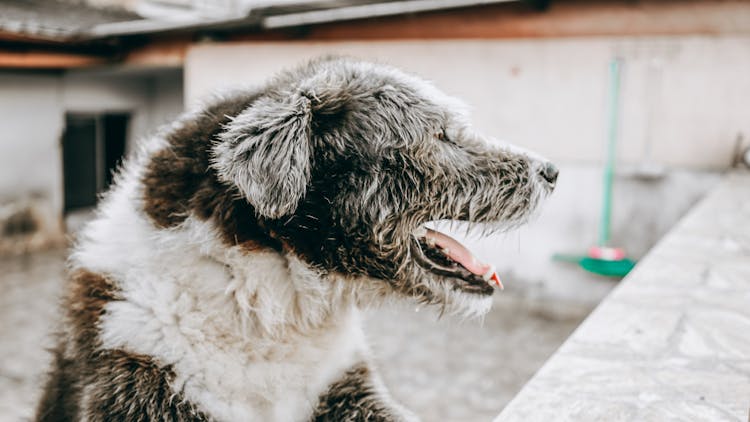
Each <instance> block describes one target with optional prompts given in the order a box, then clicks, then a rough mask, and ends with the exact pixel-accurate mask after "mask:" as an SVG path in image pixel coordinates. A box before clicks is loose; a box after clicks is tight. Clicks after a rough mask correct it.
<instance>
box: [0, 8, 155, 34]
mask: <svg viewBox="0 0 750 422" xmlns="http://www.w3.org/2000/svg"><path fill="white" fill-rule="evenodd" d="M138 19H141V17H140V16H138V15H136V14H135V13H131V12H128V11H125V10H118V9H100V8H93V7H90V6H86V5H85V4H82V3H73V2H66V1H60V0H3V1H2V2H0V30H1V31H6V32H11V33H15V34H19V35H25V36H28V37H31V38H44V39H50V40H60V39H68V38H75V37H76V36H78V35H79V34H83V33H85V32H87V31H88V30H90V29H91V28H92V27H94V26H96V25H101V24H111V23H116V22H128V21H133V20H138Z"/></svg>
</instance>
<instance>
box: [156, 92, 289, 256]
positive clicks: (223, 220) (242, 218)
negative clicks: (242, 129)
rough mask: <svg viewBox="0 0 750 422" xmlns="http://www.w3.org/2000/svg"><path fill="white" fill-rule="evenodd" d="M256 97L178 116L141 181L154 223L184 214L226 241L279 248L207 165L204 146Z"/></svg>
mask: <svg viewBox="0 0 750 422" xmlns="http://www.w3.org/2000/svg"><path fill="white" fill-rule="evenodd" d="M256 97H257V95H248V94H244V95H238V96H236V97H234V98H229V99H225V100H223V101H221V102H218V103H216V104H214V105H213V106H210V107H208V108H206V110H204V111H203V112H201V113H200V115H198V116H197V117H195V118H191V119H184V120H183V122H182V126H181V127H180V128H179V129H176V130H175V131H173V132H171V133H169V134H168V135H167V142H168V144H169V147H167V148H165V149H163V150H161V151H159V152H157V153H155V154H154V155H153V156H152V157H151V159H150V162H149V164H148V166H147V168H146V172H145V175H144V177H143V179H142V182H143V185H144V211H145V212H146V214H147V215H148V216H149V217H150V218H151V219H152V221H153V222H154V223H155V224H156V225H157V226H159V227H163V228H167V227H174V226H176V225H178V224H180V223H182V222H183V221H184V220H185V219H186V218H187V217H188V216H189V215H190V214H193V215H195V216H197V217H198V218H201V219H203V220H208V219H211V220H213V221H214V222H215V224H216V226H217V227H218V228H219V230H220V231H221V233H222V236H223V240H224V241H225V243H227V244H229V245H242V246H244V247H245V248H246V249H257V248H259V247H272V248H274V249H277V250H278V249H280V245H279V244H278V242H276V241H274V240H272V239H270V238H269V237H268V236H267V235H266V234H265V232H264V230H263V228H262V227H260V226H259V223H258V221H257V219H256V218H255V210H254V209H253V207H252V206H251V205H250V204H248V203H247V201H246V200H245V199H244V198H243V197H242V196H241V195H240V193H239V191H238V190H237V188H236V187H234V186H230V185H227V184H224V183H221V182H220V181H219V180H218V178H217V175H216V172H215V171H214V169H213V168H211V167H210V165H209V164H210V149H211V145H212V143H213V142H214V141H215V140H216V136H217V135H218V134H219V132H221V131H222V130H223V126H224V125H226V124H227V123H228V122H229V121H230V119H231V118H232V117H234V116H236V115H237V114H239V113H240V112H241V111H242V110H243V109H245V108H247V107H248V106H249V105H250V104H251V103H252V102H253V101H254V100H255V98H256Z"/></svg>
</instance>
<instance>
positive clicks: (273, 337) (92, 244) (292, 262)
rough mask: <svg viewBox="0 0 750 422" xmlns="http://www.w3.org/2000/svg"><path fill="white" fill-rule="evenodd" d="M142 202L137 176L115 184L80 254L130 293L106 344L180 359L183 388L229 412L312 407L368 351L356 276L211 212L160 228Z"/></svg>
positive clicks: (175, 364)
mask: <svg viewBox="0 0 750 422" xmlns="http://www.w3.org/2000/svg"><path fill="white" fill-rule="evenodd" d="M134 203H137V201H133V197H132V196H130V197H129V195H127V186H126V185H125V186H124V187H123V188H121V190H119V191H117V192H116V193H115V194H113V195H111V196H110V197H109V198H108V199H107V201H106V203H105V204H104V206H103V207H102V209H101V214H100V216H99V217H98V218H97V219H96V220H95V221H93V222H92V223H91V224H90V225H89V227H88V228H87V229H86V231H85V232H84V233H83V236H82V240H81V242H80V246H79V247H78V248H77V251H76V252H75V253H74V254H73V256H72V262H71V264H72V266H73V267H80V268H84V269H87V270H89V271H93V272H97V273H101V274H103V275H106V276H108V277H109V278H110V279H111V280H112V281H113V284H114V287H115V288H116V289H117V290H118V293H117V296H118V297H120V298H121V299H122V300H118V301H113V302H110V303H108V304H107V305H106V307H105V312H104V315H103V316H102V319H101V320H100V323H99V327H100V332H99V337H100V340H101V342H102V346H103V347H104V348H109V349H122V350H126V351H128V352H131V353H136V354H140V355H146V356H151V357H154V358H155V359H156V360H157V361H158V362H160V363H161V364H163V365H169V366H170V367H172V368H173V370H174V373H175V379H174V382H173V388H174V389H175V390H176V391H184V393H185V396H186V398H187V399H188V400H190V401H192V402H195V403H197V404H199V405H200V407H201V408H202V409H205V410H206V411H208V412H209V413H210V414H212V415H215V416H216V417H217V418H219V419H225V420H248V419H257V420H299V419H304V417H306V416H305V415H309V412H311V409H310V406H312V405H314V403H316V402H317V399H318V397H319V395H320V394H322V393H323V392H324V391H325V389H326V388H327V386H328V385H329V384H330V383H331V382H333V381H334V380H335V379H336V378H337V377H339V376H340V375H341V374H342V373H343V372H344V371H346V370H347V369H348V368H350V367H351V366H352V365H354V364H356V363H357V362H358V361H360V360H361V359H363V356H364V355H366V354H367V352H366V345H365V340H364V337H363V334H362V332H361V328H360V323H359V316H358V310H357V297H356V295H355V293H354V290H355V288H356V286H357V282H356V281H352V282H351V283H350V281H351V280H341V279H336V278H329V277H323V276H322V275H321V274H320V273H319V272H317V271H315V270H313V269H312V268H311V267H310V266H308V265H306V264H304V263H303V262H301V261H300V260H299V259H297V258H295V257H294V256H293V255H289V254H284V253H280V252H278V251H275V250H270V249H262V250H256V251H247V250H241V249H240V248H238V247H230V246H226V245H225V244H223V243H222V241H221V240H220V238H219V236H217V235H216V233H215V228H214V227H213V226H212V224H211V222H210V221H203V220H198V219H195V218H188V219H187V220H186V221H185V222H184V223H183V224H181V225H180V226H178V227H175V228H173V229H168V230H164V229H159V228H156V227H155V226H154V225H153V224H152V223H151V222H150V221H149V220H148V218H147V217H146V216H144V215H143V213H141V212H139V211H138V209H137V207H136V206H134ZM289 403H294V405H291V404H289Z"/></svg>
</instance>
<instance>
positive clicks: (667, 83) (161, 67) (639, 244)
mask: <svg viewBox="0 0 750 422" xmlns="http://www.w3.org/2000/svg"><path fill="white" fill-rule="evenodd" d="M328 53H337V54H346V55H351V56H355V57H359V58H363V59H369V60H375V61H379V62H384V63H389V64H392V65H395V66H398V67H400V68H403V69H405V70H407V71H410V72H414V73H417V74H419V75H421V76H423V77H425V78H427V79H429V80H432V81H433V82H434V83H435V84H436V85H437V86H438V87H439V88H441V89H442V90H444V91H445V92H447V93H448V94H450V95H453V96H456V97H458V98H461V99H463V100H464V101H465V102H466V103H468V104H469V105H470V106H471V108H472V110H473V121H474V123H475V125H476V127H477V128H478V129H479V130H480V131H482V132H484V133H486V134H489V135H492V136H494V137H497V138H499V139H503V140H507V141H509V142H512V143H514V144H516V145H519V146H522V147H524V148H527V149H531V150H534V151H536V152H538V153H540V154H542V155H544V156H546V157H547V158H549V159H551V160H552V161H554V162H555V163H556V164H557V165H558V167H560V169H561V176H560V178H559V181H558V187H557V189H556V191H555V192H554V194H553V195H552V196H551V198H550V199H549V200H548V201H547V202H546V204H545V206H544V209H543V211H542V212H541V214H540V215H539V216H538V217H537V218H535V219H534V220H533V221H532V222H531V223H529V224H528V225H527V226H524V227H523V228H521V229H519V230H516V231H513V232H510V233H507V234H502V235H498V236H493V237H491V238H486V239H473V238H468V239H466V238H465V237H462V236H461V230H460V228H456V232H458V233H457V237H459V238H461V239H462V240H465V241H466V243H467V244H468V245H469V246H470V247H471V248H472V249H473V250H474V251H476V252H477V254H478V255H479V256H480V258H482V259H483V260H484V261H486V262H493V263H495V264H496V266H497V268H498V273H499V274H500V277H501V278H503V280H504V282H505V285H506V291H505V292H503V293H502V294H501V295H496V296H497V299H496V301H497V304H496V306H495V310H493V311H492V312H491V313H490V314H489V315H488V316H487V317H486V318H485V320H484V323H483V324H481V323H478V322H472V321H469V322H457V321H450V320H446V319H440V320H437V321H436V315H435V314H434V313H431V312H430V310H428V309H425V310H424V311H421V310H420V309H415V308H414V307H413V306H408V305H404V306H403V307H401V308H394V309H387V310H383V311H379V312H373V313H372V314H371V315H370V316H369V317H368V326H369V328H370V330H369V331H370V333H371V337H372V338H371V340H372V342H373V347H374V349H375V352H376V357H377V359H378V360H379V362H381V365H380V366H381V367H382V369H383V373H384V374H383V375H384V378H385V381H386V384H387V385H389V386H390V387H391V389H392V390H393V393H394V395H395V396H396V397H397V398H398V399H399V400H401V401H402V402H405V403H406V404H407V405H408V406H410V407H412V408H414V409H415V410H417V411H418V413H420V414H422V415H423V417H424V418H425V420H466V421H472V420H489V419H490V418H491V417H492V416H493V415H495V414H497V413H498V412H499V410H500V409H502V407H503V406H504V405H505V404H506V403H507V402H508V401H509V400H510V399H511V398H512V397H513V396H514V395H515V393H516V392H517V391H518V390H519V389H520V387H521V386H522V385H523V383H524V382H525V381H526V380H527V379H528V378H529V377H530V376H531V375H532V374H533V373H534V371H536V369H537V368H538V367H539V366H540V365H541V364H542V363H543V362H544V360H545V359H546V358H547V357H548V356H549V355H550V354H551V353H552V352H553V351H554V350H555V349H556V348H557V347H558V346H559V344H561V343H562V341H564V339H565V338H566V337H567V336H568V335H569V334H570V332H571V331H572V330H573V329H574V328H575V327H576V326H577V324H578V323H579V322H580V321H581V320H582V318H584V317H585V316H586V315H587V314H588V312H590V311H591V309H593V307H594V306H596V304H597V303H598V302H599V301H600V300H601V299H602V298H603V297H604V296H606V294H607V293H608V292H609V291H610V290H611V289H612V288H613V287H614V286H615V285H616V284H617V282H618V279H619V278H618V277H603V276H601V275H598V274H593V273H590V272H586V271H584V270H582V269H581V268H580V267H579V266H577V265H574V263H570V262H562V261H560V260H554V259H552V257H553V255H555V254H557V253H566V254H579V255H580V254H585V253H586V250H587V249H588V247H589V246H591V245H595V244H597V242H598V239H600V237H601V230H602V228H601V227H600V225H601V213H602V211H601V210H602V208H603V207H605V204H608V206H610V207H611V222H610V223H609V224H608V225H607V228H608V230H609V234H610V235H609V243H611V244H613V245H617V246H619V247H622V248H624V249H625V250H626V251H627V254H628V256H629V257H630V258H632V259H634V260H635V259H638V258H641V257H643V256H644V255H645V254H646V253H647V251H648V250H649V249H650V248H651V247H652V246H653V245H654V244H655V243H656V242H657V241H658V240H659V239H660V238H661V237H662V236H663V235H664V234H665V233H666V232H667V231H668V230H669V229H670V227H672V226H673V225H674V224H675V222H676V221H677V220H678V219H679V218H680V217H681V216H682V215H683V214H684V213H685V212H686V211H687V210H688V209H689V208H690V207H691V206H692V205H693V204H694V203H695V202H696V201H697V200H698V199H700V198H701V197H702V196H703V195H704V194H705V193H706V192H708V191H709V190H710V189H711V188H712V186H714V185H715V184H716V183H717V182H718V180H719V179H720V176H721V174H722V173H723V172H725V171H726V170H727V169H729V168H731V167H733V166H742V165H743V164H742V154H743V152H744V151H745V149H746V148H747V147H748V146H750V139H748V136H749V135H750V104H749V103H748V99H749V98H750V2H746V1H721V0H716V1H711V0H661V1H659V0H619V1H614V0H613V1H606V0H600V1H596V0H552V1H543V0H538V1H493V0H401V1H399V0H395V1H391V0H350V1H335V0H309V1H308V0H260V1H255V0H69V1H66V0H0V128H1V130H0V265H2V269H0V289H2V290H0V291H2V294H0V419H2V420H19V419H23V418H25V417H28V416H29V415H31V414H32V409H33V406H34V403H35V401H36V399H37V397H38V385H39V380H40V379H41V378H40V377H41V376H42V374H43V371H44V367H45V365H46V363H47V355H46V352H45V349H44V348H45V347H47V346H49V345H50V344H51V340H50V338H49V333H50V332H51V330H52V329H53V328H54V323H55V321H56V319H57V317H56V315H57V313H56V312H57V309H56V297H57V295H58V294H59V292H60V287H61V284H62V280H63V273H64V257H65V253H66V247H67V246H68V245H69V244H70V241H71V240H72V239H74V236H75V232H76V230H77V229H78V228H80V226H81V225H82V224H85V222H86V221H87V220H88V219H90V218H91V215H92V210H93V208H94V207H95V205H96V201H97V195H98V194H99V193H100V192H102V191H103V190H105V189H106V188H107V186H108V184H109V183H110V182H111V180H112V176H111V174H112V169H114V168H115V167H116V166H117V164H118V163H119V162H120V160H121V159H122V157H123V156H125V155H127V153H128V152H129V151H131V150H133V148H134V147H135V145H137V143H138V141H139V139H143V138H144V137H147V136H149V134H152V133H154V131H155V130H156V129H157V128H158V127H159V126H160V125H162V124H165V123H168V122H169V121H170V120H172V119H174V118H175V117H176V116H178V115H179V114H180V113H182V112H183V111H184V110H189V109H191V108H193V107H196V106H199V105H200V104H201V99H204V98H206V96H207V95H209V94H211V93H212V92H216V91H226V90H228V89H231V87H233V86H235V87H236V86H238V85H252V84H260V83H262V82H263V81H265V80H266V79H267V78H268V77H269V76H271V75H272V74H273V73H274V72H276V71H278V70H280V69H282V68H284V67H288V66H292V65H295V64H298V63H300V62H302V61H305V60H307V59H309V58H312V57H315V56H318V55H322V54H328ZM613 63H616V64H617V66H618V70H619V72H618V74H617V75H616V82H617V85H618V86H619V95H618V96H617V97H615V100H614V101H613V100H612V99H613V88H612V87H613V75H612V72H611V68H612V65H613ZM612 104H615V107H612ZM613 115H614V116H615V120H614V121H615V122H616V125H615V126H614V132H613V131H612V130H610V129H611V128H612V127H613V126H612V122H613V120H612V119H613V117H612V116H613ZM610 142H612V143H611V145H613V149H612V150H611V151H612V152H613V153H614V154H613V155H608V151H610V150H608V145H610V144H609V143H610ZM608 157H616V159H614V160H613V161H610V162H612V163H614V168H615V170H614V173H613V174H614V182H613V188H612V190H611V194H612V196H611V202H606V201H605V202H603V198H605V197H606V195H605V191H607V189H605V188H603V187H602V173H603V171H604V168H605V165H606V163H607V162H608ZM470 356H471V358H469V357H470ZM455 403H462V404H461V405H460V406H456V405H455ZM6 418H7V419H6Z"/></svg>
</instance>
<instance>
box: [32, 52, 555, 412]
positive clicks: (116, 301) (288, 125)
mask: <svg viewBox="0 0 750 422" xmlns="http://www.w3.org/2000/svg"><path fill="white" fill-rule="evenodd" d="M462 110H463V107H462V106H461V104H460V103H458V102H457V101H456V100H454V99H452V98H450V97H448V96H446V95H444V94H442V93H441V92H440V91H438V90H437V89H435V88H434V87H433V86H432V85H430V84H428V83H426V82H425V81H423V80H421V79H419V78H417V77H414V76H411V75H407V74H405V73H403V72H401V71H398V70H396V69H393V68H391V67H388V66H383V65H377V64H371V63H364V62H360V61H356V60H352V59H344V58H326V59H320V60H316V61H314V62H311V63H308V64H307V65H305V66H302V67H300V68H298V69H296V70H292V71H288V72H285V73H282V74H281V75H279V76H277V77H276V78H275V79H273V80H271V81H270V82H269V83H267V84H266V85H265V86H263V87H261V88H258V89H255V90H248V91H246V92H241V93H239V94H236V95H233V96H231V97H228V98H224V99H222V100H219V101H217V102H215V103H214V104H213V105H211V106H208V107H205V108H204V109H202V110H201V111H198V112H195V113H192V114H187V115H185V116H183V117H182V118H181V119H179V121H178V122H177V123H175V124H174V125H173V126H172V127H170V128H169V129H166V130H164V131H163V132H162V133H161V134H159V135H157V136H155V137H153V138H152V139H150V140H148V142H146V143H145V145H144V147H143V148H142V150H141V151H139V153H138V154H136V155H135V156H134V157H133V158H132V159H131V160H130V161H129V162H128V163H127V164H126V165H125V166H124V168H123V169H122V170H121V172H120V174H119V176H118V178H117V180H116V183H115V186H114V187H113V188H112V190H111V191H110V192H109V193H108V194H107V195H106V197H105V198H104V199H103V201H102V203H101V206H100V207H99V211H98V215H97V217H96V219H95V220H94V221H92V222H91V223H90V224H89V225H88V226H87V228H86V229H85V230H84V232H83V234H82V235H81V238H80V240H79V242H78V245H77V247H76V249H75V251H74V252H73V254H72V256H71V259H70V266H71V272H70V279H69V282H68V285H67V290H66V291H67V295H66V298H65V305H64V309H65V317H64V320H63V321H64V322H63V329H62V330H61V333H60V343H59V347H58V348H57V349H56V350H55V356H54V364H53V369H52V371H51V375H50V379H49V381H48V384H47V387H46V390H45V394H44V397H43V399H42V402H41V404H40V407H39V409H38V415H37V419H38V420H41V421H67V420H84V421H151V420H173V421H207V420H216V421H248V420H258V421H304V420H320V421H322V420H331V421H359V420H362V421H364V420H372V421H398V420H414V419H416V417H415V416H414V415H413V414H412V413H410V412H409V411H407V410H405V409H404V408H402V407H401V406H400V405H399V404H397V403H396V402H394V401H393V400H392V399H391V398H390V397H389V395H388V393H387V392H386V390H385V388H384V387H383V386H382V384H381V382H380V381H379V379H378V376H377V374H376V373H375V371H374V370H373V368H372V366H371V364H370V363H369V361H370V358H369V352H368V348H367V345H366V341H365V339H364V336H363V333H362V330H361V328H360V322H359V310H360V309H361V308H362V307H365V306H372V305H373V304H379V303H382V302H383V301H385V300H388V299H389V298H393V297H407V298H411V299H412V300H415V301H418V302H422V303H428V304H435V305H438V306H441V307H442V308H443V309H444V310H445V311H448V312H451V313H458V314H463V315H480V314H482V313H484V312H486V311H487V310H488V309H489V307H490V305H491V296H492V293H493V287H492V286H491V285H490V284H489V283H488V281H487V278H488V277H489V276H491V275H492V269H491V267H490V266H489V265H486V264H483V263H481V262H479V261H478V260H477V259H476V258H474V256H473V255H472V254H471V253H470V252H469V251H468V250H467V249H466V248H465V247H463V246H462V245H461V244H460V243H458V242H457V241H455V240H454V239H452V238H450V237H448V236H447V235H445V234H443V233H440V232H438V231H436V230H433V229H428V228H426V227H425V223H428V222H431V221H436V220H459V221H466V222H471V223H475V224H479V225H481V227H483V228H485V229H488V230H497V229H502V228H505V227H508V226H513V225H517V224H520V223H522V222H523V221H524V220H525V219H526V218H527V217H528V215H529V214H530V213H531V212H532V210H534V209H535V207H536V206H537V204H538V203H539V201H540V198H542V197H543V196H544V195H545V194H547V193H549V192H550V191H551V190H552V188H553V187H554V184H555V179H556V176H557V170H555V168H554V167H553V166H552V165H550V164H549V163H547V162H545V161H542V160H540V159H538V158H534V157H532V156H531V155H529V154H527V153H523V152H520V151H518V150H513V149H510V148H508V147H500V146H496V145H494V144H493V143H492V142H488V141H487V140H485V139H484V138H482V137H481V136H478V135H476V134H475V133H474V132H472V130H471V128H470V127H469V125H468V123H467V120H466V117H465V113H464V112H463V111H462Z"/></svg>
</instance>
